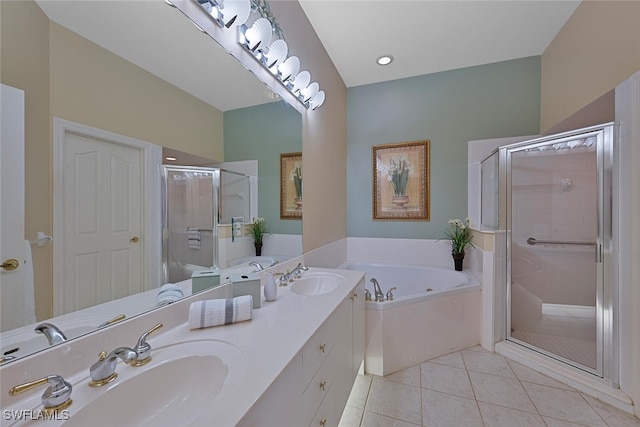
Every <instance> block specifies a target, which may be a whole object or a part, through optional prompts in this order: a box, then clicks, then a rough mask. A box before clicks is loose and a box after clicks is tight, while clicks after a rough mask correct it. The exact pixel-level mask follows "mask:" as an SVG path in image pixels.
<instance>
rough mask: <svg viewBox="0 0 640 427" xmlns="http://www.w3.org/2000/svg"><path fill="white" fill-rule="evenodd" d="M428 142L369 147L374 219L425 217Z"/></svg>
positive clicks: (410, 219)
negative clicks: (371, 166)
mask: <svg viewBox="0 0 640 427" xmlns="http://www.w3.org/2000/svg"><path fill="white" fill-rule="evenodd" d="M429 144H430V141H428V140H426V141H413V142H402V143H396V144H383V145H374V146H373V147H372V149H373V153H372V160H373V162H372V164H373V219H374V220H375V221H429V207H430V205H429Z"/></svg>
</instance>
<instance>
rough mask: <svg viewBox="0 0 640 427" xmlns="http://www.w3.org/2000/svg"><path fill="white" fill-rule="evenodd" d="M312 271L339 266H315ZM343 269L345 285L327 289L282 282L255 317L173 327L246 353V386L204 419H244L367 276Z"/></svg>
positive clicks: (225, 422) (219, 422)
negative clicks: (312, 291) (296, 288)
mask: <svg viewBox="0 0 640 427" xmlns="http://www.w3.org/2000/svg"><path fill="white" fill-rule="evenodd" d="M309 271H310V272H312V271H327V272H336V271H337V270H329V269H320V268H310V269H309ZM339 273H340V275H342V276H343V277H344V278H345V283H344V285H342V286H340V287H339V288H338V289H336V290H335V291H334V292H330V293H327V294H324V295H318V296H306V297H305V296H299V295H296V294H294V293H293V292H291V290H290V288H291V287H290V286H286V287H278V297H277V299H276V300H275V301H273V302H267V301H264V299H263V301H262V307H261V308H260V309H257V310H254V311H253V319H252V320H251V321H247V322H241V323H236V324H233V325H227V326H224V327H213V328H206V329H199V330H188V329H187V325H186V324H185V325H181V326H178V327H176V328H174V329H173V330H172V331H171V334H172V335H173V336H175V337H176V339H179V338H184V337H187V336H190V339H191V338H197V339H218V340H223V341H227V342H229V343H232V344H235V345H236V346H237V347H238V348H239V349H240V350H241V351H242V352H243V353H244V354H245V356H246V362H247V370H246V375H245V376H244V378H243V379H242V385H241V387H240V388H239V389H238V391H237V392H236V393H232V394H229V395H226V396H220V398H219V399H216V402H215V404H214V405H212V408H211V410H210V411H207V412H206V413H205V414H203V419H202V421H201V422H200V424H201V423H202V422H203V421H204V420H205V419H207V420H209V421H210V420H212V419H214V420H215V425H216V426H234V425H236V424H237V423H238V422H239V421H240V420H241V419H242V417H243V416H244V415H245V414H246V413H247V412H248V411H249V409H250V408H251V406H253V404H254V403H255V402H256V401H257V400H258V399H259V398H260V396H262V394H263V393H264V392H265V391H266V390H267V388H268V387H269V386H270V385H271V384H272V383H273V382H274V381H275V379H276V378H277V377H278V375H280V373H281V372H282V371H283V370H284V369H285V368H286V366H287V365H288V364H289V362H290V361H291V360H292V359H293V358H294V356H295V355H296V354H297V353H298V352H299V351H300V350H301V349H302V347H303V345H304V344H305V343H306V342H307V341H308V340H309V338H311V336H312V335H313V334H314V333H315V332H316V330H317V329H318V328H319V327H320V326H321V325H322V323H323V322H324V321H325V320H326V319H327V318H328V317H329V316H330V315H331V313H333V311H334V310H335V309H336V308H337V307H338V305H339V304H340V303H341V302H342V301H343V300H344V299H345V298H346V297H347V296H348V295H349V293H350V291H351V290H352V289H353V288H354V287H355V286H356V285H357V284H358V283H359V282H360V280H362V278H363V277H364V275H363V273H362V272H359V271H348V270H340V271H339ZM194 425H198V422H196V423H195V424H194Z"/></svg>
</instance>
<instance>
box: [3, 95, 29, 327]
mask: <svg viewBox="0 0 640 427" xmlns="http://www.w3.org/2000/svg"><path fill="white" fill-rule="evenodd" d="M0 100H1V101H2V106H1V107H0V116H1V117H2V119H1V122H2V123H1V124H0V132H1V135H0V168H1V169H0V233H1V235H0V237H1V238H0V241H1V242H2V243H1V244H0V263H4V262H5V261H9V260H16V261H17V262H19V265H18V268H16V269H13V270H10V268H11V267H8V268H0V291H1V292H0V301H1V304H2V306H1V312H0V313H1V314H0V316H1V317H2V318H1V319H0V320H1V323H0V330H2V331H6V330H9V329H14V328H17V327H20V326H23V325H24V306H25V300H24V297H25V291H24V285H25V283H24V268H25V267H24V252H25V242H24V92H23V91H21V90H19V89H15V88H12V87H10V86H5V85H2V92H0Z"/></svg>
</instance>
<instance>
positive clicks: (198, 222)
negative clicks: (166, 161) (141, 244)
mask: <svg viewBox="0 0 640 427" xmlns="http://www.w3.org/2000/svg"><path fill="white" fill-rule="evenodd" d="M162 177H163V200H162V211H163V212H162V215H163V247H162V252H163V254H162V255H163V283H175V282H179V281H182V280H186V279H189V278H191V274H192V273H193V272H194V271H198V270H204V269H208V268H212V267H213V268H217V267H219V262H218V257H219V248H218V225H219V224H224V223H228V222H230V221H231V218H232V217H244V218H250V215H251V212H250V210H251V209H250V194H251V185H250V177H249V176H247V175H244V174H239V173H235V172H231V171H226V170H224V169H220V168H208V167H188V166H168V165H164V166H162ZM227 219H228V221H227Z"/></svg>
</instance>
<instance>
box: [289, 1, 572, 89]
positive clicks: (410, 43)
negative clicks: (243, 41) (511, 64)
mask: <svg viewBox="0 0 640 427" xmlns="http://www.w3.org/2000/svg"><path fill="white" fill-rule="evenodd" d="M299 2H300V4H301V5H302V8H303V10H304V12H305V14H306V15H307V17H308V18H309V21H310V22H311V25H313V28H314V29H315V31H316V33H317V34H318V37H319V38H320V40H321V41H322V44H323V45H324V47H325V49H326V50H327V52H328V53H329V56H330V57H331V59H332V60H333V63H334V64H335V66H336V68H337V69H338V72H339V73H340V75H341V76H342V79H343V80H344V82H345V84H346V85H347V87H352V86H359V85H364V84H370V83H377V82H382V81H387V80H395V79H400V78H404V77H410V76H417V75H422V74H430V73H436V72H439V71H446V70H452V69H456V68H463V67H470V66H474V65H481V64H489V63H492V62H498V61H505V60H510V59H516V58H524V57H528V56H534V55H541V54H542V53H543V52H544V50H545V49H546V48H547V46H549V43H551V41H552V40H553V38H554V37H555V36H556V35H557V34H558V32H559V31H560V29H561V28H562V27H563V25H564V24H565V23H566V22H567V20H568V19H569V17H570V16H571V14H573V12H574V11H575V9H576V8H577V7H578V5H579V4H580V1H559V0H553V1H540V0H538V1H524V0H498V1H484V0H472V1H461V0H446V1H433V0H422V1H420V0H413V1H399V0H394V1H381V0H374V1H364V0H350V1H331V0H299ZM387 54H390V55H392V56H393V57H394V61H393V62H392V63H391V64H390V65H387V66H380V65H378V64H377V63H376V59H377V58H379V57H380V56H382V55H387Z"/></svg>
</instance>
